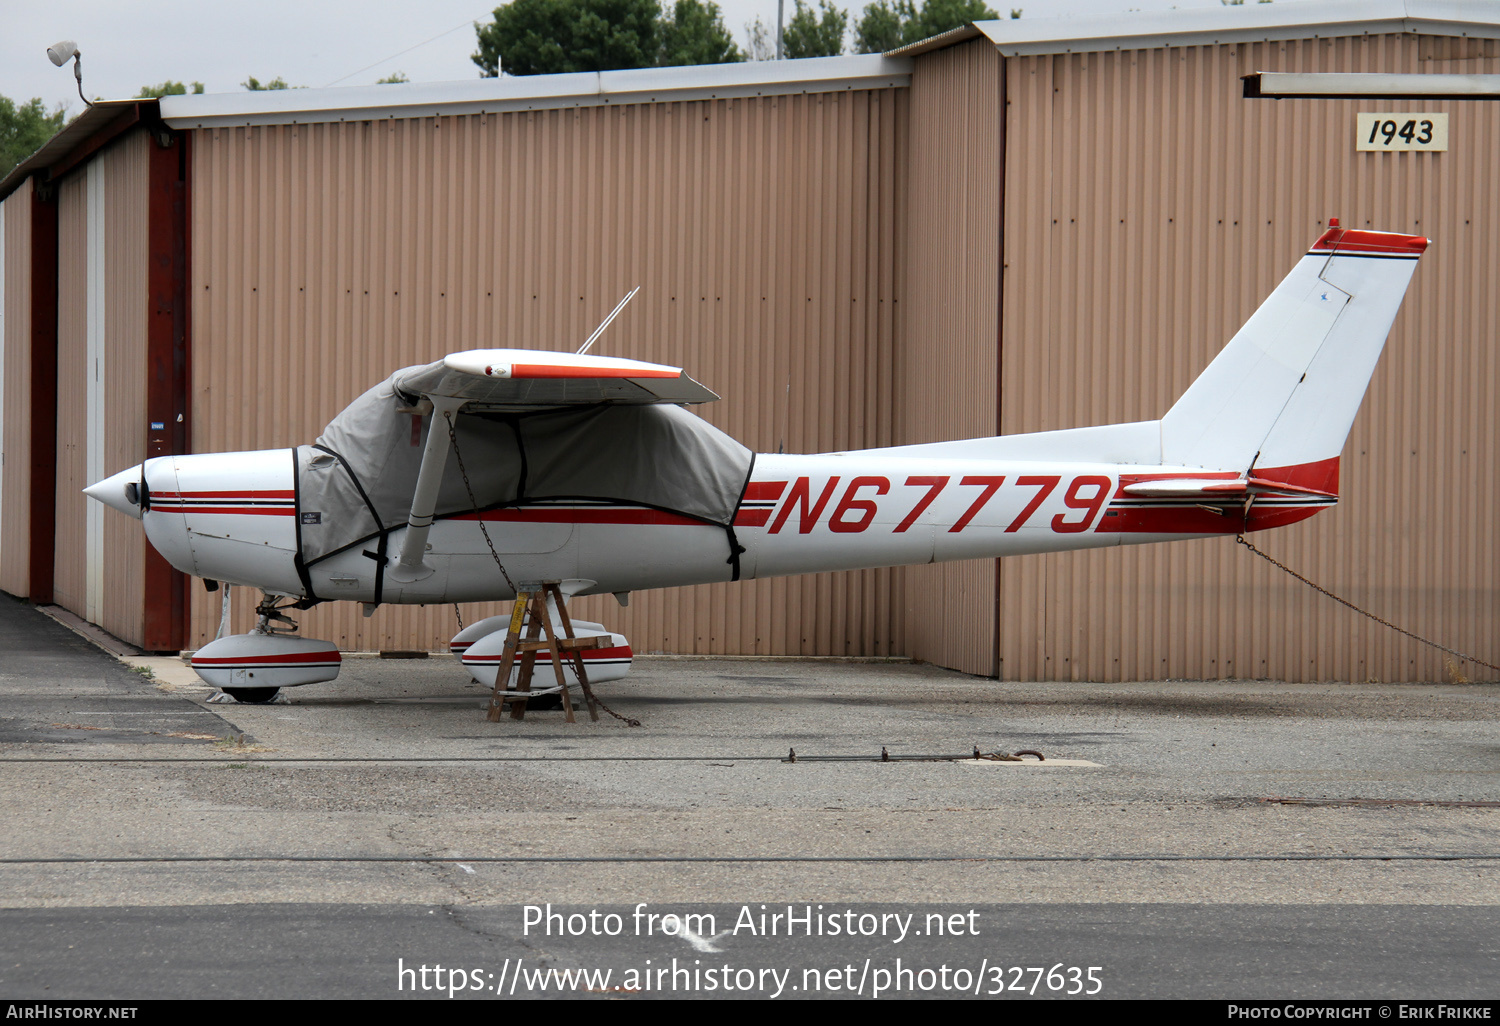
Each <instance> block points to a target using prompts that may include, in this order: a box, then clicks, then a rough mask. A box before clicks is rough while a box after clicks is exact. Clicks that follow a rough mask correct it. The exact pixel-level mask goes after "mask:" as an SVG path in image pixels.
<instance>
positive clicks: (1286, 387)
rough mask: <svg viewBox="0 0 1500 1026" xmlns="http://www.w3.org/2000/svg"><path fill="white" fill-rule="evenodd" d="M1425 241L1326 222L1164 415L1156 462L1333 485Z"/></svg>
mask: <svg viewBox="0 0 1500 1026" xmlns="http://www.w3.org/2000/svg"><path fill="white" fill-rule="evenodd" d="M1427 241H1428V240H1427V239H1425V238H1423V237H1421V236H1417V235H1402V234H1398V233H1393V232H1372V231H1357V230H1353V229H1345V228H1340V227H1339V226H1338V221H1337V220H1336V219H1332V220H1330V221H1329V228H1328V230H1327V231H1326V232H1324V233H1323V235H1322V236H1321V237H1320V238H1319V239H1318V241H1317V242H1316V243H1314V244H1313V246H1312V249H1311V250H1309V251H1308V253H1307V255H1306V256H1304V257H1303V258H1302V259H1301V260H1299V261H1298V262H1297V266H1296V267H1294V268H1293V269H1292V271H1291V273H1290V274H1288V275H1287V276H1286V278H1284V279H1283V280H1282V282H1281V284H1280V285H1278V286H1277V288H1276V290H1275V291H1274V292H1272V293H1271V295H1270V296H1269V297H1267V299H1266V301H1265V302H1264V303H1262V304H1261V306H1260V308H1259V309H1258V310H1256V312H1255V314H1254V315H1253V316H1252V317H1251V318H1250V320H1248V321H1247V322H1245V325H1244V327H1242V328H1241V329H1240V330H1239V332H1237V333H1236V334H1235V336H1234V338H1232V339H1231V340H1230V341H1229V344H1228V345H1226V346H1225V347H1224V349H1223V350H1222V351H1221V352H1220V353H1219V355H1218V356H1217V357H1215V359H1214V361H1213V362H1212V363H1211V364H1209V366H1208V368H1207V369H1206V370H1204V372H1203V373H1202V374H1201V375H1199V377H1198V379H1197V380H1196V381H1194V382H1193V384H1192V386H1191V387H1189V389H1188V390H1187V391H1186V392H1185V393H1183V395H1182V397H1181V398H1180V399H1179V400H1178V401H1177V403H1176V404H1175V405H1174V406H1173V407H1172V409H1171V410H1169V411H1168V412H1167V414H1166V416H1164V417H1163V418H1162V420H1161V440H1162V461H1163V462H1164V463H1167V464H1170V465H1178V466H1190V467H1204V468H1207V469H1210V470H1229V471H1235V472H1238V473H1241V474H1246V473H1248V472H1250V471H1252V469H1253V472H1254V475H1255V476H1256V477H1259V478H1265V479H1271V480H1280V481H1285V482H1286V483H1288V484H1292V485H1296V486H1299V487H1302V488H1310V489H1314V490H1317V491H1320V492H1329V493H1334V492H1336V491H1337V489H1338V456H1339V453H1340V452H1341V451H1342V449H1343V446H1344V441H1345V439H1346V438H1348V435H1349V429H1350V428H1351V427H1352V426H1353V423H1354V417H1355V415H1356V414H1357V413H1358V412H1359V406H1360V403H1361V402H1362V401H1363V398H1364V394H1365V390H1366V389H1367V388H1368V387H1369V384H1370V378H1371V376H1372V375H1373V374H1374V372H1375V365H1376V363H1377V362H1378V361H1379V359H1380V353H1381V350H1382V349H1384V347H1385V340H1386V336H1387V335H1388V334H1389V333H1390V329H1391V324H1392V323H1393V322H1394V321H1395V318H1396V312H1397V311H1398V310H1399V309H1400V306H1401V301H1402V299H1403V298H1404V296H1405V294H1406V289H1407V285H1408V284H1409V283H1410V281H1411V276H1412V273H1413V271H1414V270H1415V269H1416V261H1417V259H1418V258H1419V257H1420V256H1421V255H1422V252H1423V251H1424V250H1425V249H1426V248H1427Z"/></svg>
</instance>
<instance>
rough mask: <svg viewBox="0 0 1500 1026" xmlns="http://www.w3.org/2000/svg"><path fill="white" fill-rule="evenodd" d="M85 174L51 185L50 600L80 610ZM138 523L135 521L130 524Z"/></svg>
mask: <svg viewBox="0 0 1500 1026" xmlns="http://www.w3.org/2000/svg"><path fill="white" fill-rule="evenodd" d="M88 224H89V203H88V176H87V175H86V174H84V173H79V174H74V175H70V176H69V177H67V178H65V179H63V181H62V183H61V184H60V185H58V187H57V545H56V548H55V549H54V550H53V560H52V567H53V571H52V572H53V596H54V598H53V601H55V602H56V603H57V604H58V605H60V606H62V607H63V608H64V609H70V610H72V611H73V612H75V613H77V614H78V615H80V616H82V615H84V608H85V605H84V604H85V602H86V599H87V591H86V572H87V565H88V555H87V545H86V544H85V532H84V524H85V521H86V519H87V508H86V503H87V502H88V498H87V497H86V496H85V495H84V494H83V492H82V489H83V488H85V487H87V486H88V485H90V484H92V483H93V482H91V481H89V480H88V468H87V458H88V266H89V253H88ZM135 526H136V527H139V526H140V525H139V524H136V525H135Z"/></svg>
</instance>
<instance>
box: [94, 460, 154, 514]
mask: <svg viewBox="0 0 1500 1026" xmlns="http://www.w3.org/2000/svg"><path fill="white" fill-rule="evenodd" d="M141 480H142V477H141V465H140V464H139V463H138V464H136V465H135V466H133V467H131V468H130V469H128V470H122V471H120V472H119V473H118V474H115V475H114V476H113V477H106V478H105V479H104V480H102V481H99V482H97V483H95V484H91V485H89V486H88V487H87V488H85V489H84V490H83V494H85V495H87V496H88V497H89V498H91V499H97V500H99V501H100V502H102V503H104V505H106V506H108V507H109V508H110V509H117V510H119V511H120V512H121V513H124V514H126V515H127V516H132V517H135V518H136V519H137V520H139V519H141Z"/></svg>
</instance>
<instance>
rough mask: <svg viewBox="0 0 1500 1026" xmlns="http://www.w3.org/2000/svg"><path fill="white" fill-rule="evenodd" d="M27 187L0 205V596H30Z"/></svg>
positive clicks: (28, 225)
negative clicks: (1, 326) (1, 210)
mask: <svg viewBox="0 0 1500 1026" xmlns="http://www.w3.org/2000/svg"><path fill="white" fill-rule="evenodd" d="M31 189H32V185H31V182H30V181H28V182H26V183H25V184H23V185H22V186H21V187H20V188H19V189H17V190H16V191H15V192H13V193H11V194H10V196H8V197H7V198H6V199H5V201H4V202H5V267H4V270H3V273H4V275H5V338H4V352H3V354H0V358H3V359H4V360H5V383H4V388H5V417H4V422H3V423H0V431H3V432H4V435H3V440H0V451H3V452H4V463H3V464H0V474H3V475H4V481H3V483H0V591H6V592H9V593H10V594H12V595H25V594H27V593H28V592H29V591H30V590H31V568H30V563H29V558H30V556H29V545H30V539H31V502H30V499H31V474H30V467H31V402H30V399H29V398H28V396H29V393H30V391H31V389H30V384H31Z"/></svg>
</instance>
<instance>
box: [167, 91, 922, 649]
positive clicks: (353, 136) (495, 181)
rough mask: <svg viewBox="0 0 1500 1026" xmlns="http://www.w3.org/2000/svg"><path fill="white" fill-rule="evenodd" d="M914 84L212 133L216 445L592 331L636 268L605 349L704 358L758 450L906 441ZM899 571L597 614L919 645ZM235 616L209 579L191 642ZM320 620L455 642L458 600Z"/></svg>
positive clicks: (693, 640)
mask: <svg viewBox="0 0 1500 1026" xmlns="http://www.w3.org/2000/svg"><path fill="white" fill-rule="evenodd" d="M905 93H906V91H905V90H887V91H874V92H850V93H829V94H811V95H802V96H777V97H766V98H760V99H745V100H730V101H703V102H683V103H663V104H655V105H640V106H626V107H618V108H612V107H594V108H584V109H576V110H556V111H546V112H536V113H521V114H505V115H499V116H493V115H490V116H485V115H475V116H467V117H445V118H436V119H434V118H428V119H420V120H399V121H397V120H393V121H380V122H374V123H371V122H351V123H343V124H325V125H313V126H290V125H289V126H278V127H269V128H238V129H203V130H200V131H199V132H198V135H197V138H196V139H195V142H194V149H193V152H194V162H195V170H194V177H193V182H192V197H193V212H192V221H193V224H194V230H193V231H194V234H193V245H192V254H193V256H192V260H193V277H192V282H193V286H192V287H193V289H194V301H193V340H194V341H193V368H194V384H193V388H194V393H193V445H194V449H195V450H196V451H199V452H213V451H220V450H227V449H250V448H268V447H276V446H286V445H293V444H296V443H301V442H310V441H311V440H312V439H313V438H314V436H316V435H317V433H318V432H319V430H320V429H321V428H322V426H323V425H324V424H325V423H326V422H327V421H328V420H329V419H330V418H331V417H332V416H333V415H334V414H335V413H337V412H338V410H339V409H340V408H341V407H342V406H343V405H345V404H346V403H347V402H349V401H350V400H351V399H353V398H354V397H355V396H356V395H357V394H358V393H359V392H361V391H362V390H364V389H365V388H367V387H369V386H370V385H372V384H374V383H375V382H377V381H379V380H380V379H381V378H383V377H385V376H386V375H387V374H389V373H390V372H391V371H392V370H394V369H396V368H398V367H401V366H404V365H408V364H412V363H418V362H424V361H428V360H433V359H437V358H439V357H441V356H442V355H443V354H445V353H448V352H453V351H457V350H462V349H471V348H476V347H483V346H528V347H537V348H545V349H556V350H571V349H574V348H576V347H577V346H578V345H579V343H581V342H582V341H583V339H584V338H585V337H586V336H587V335H588V333H589V331H590V330H591V329H592V328H593V327H594V325H595V324H596V323H597V322H598V321H599V320H600V319H602V318H603V316H604V315H605V314H606V313H608V312H609V310H610V308H611V307H613V306H614V304H615V303H616V302H617V301H618V299H619V298H620V297H621V296H622V295H624V294H625V293H626V292H627V291H628V290H629V289H630V288H631V287H633V286H635V285H643V286H644V288H643V290H642V292H641V294H640V295H639V296H637V298H636V299H635V301H634V302H633V303H632V305H631V307H630V308H629V309H628V311H627V312H626V313H624V314H623V315H621V317H620V319H619V320H618V321H616V323H615V324H614V325H613V326H612V327H611V328H610V331H609V333H608V334H607V335H605V337H604V338H603V340H602V342H601V343H600V346H599V348H598V350H597V351H601V352H604V353H606V354H609V355H615V356H627V357H634V358H639V359H646V360H656V361H661V362H666V363H672V364H677V365H681V366H683V367H685V368H687V369H688V371H689V373H691V374H692V375H693V376H694V377H697V378H699V379H700V380H702V381H703V382H705V383H706V384H708V385H709V386H710V387H712V388H714V389H715V390H716V391H718V392H719V393H720V394H721V395H723V396H724V399H723V401H721V402H719V403H716V404H713V405H712V406H710V407H708V408H706V409H705V410H703V411H702V412H703V413H704V415H705V416H706V417H707V418H708V419H709V420H711V421H712V422H713V423H715V424H716V425H718V426H719V427H721V428H724V429H725V430H727V431H728V432H730V433H731V434H732V435H734V436H735V437H736V438H739V439H740V440H741V441H743V442H744V443H745V444H747V445H750V446H751V447H753V448H755V449H757V450H759V451H775V450H776V448H777V447H778V445H780V444H785V446H786V448H787V450H788V451H820V450H829V449H843V448H852V447H863V446H874V445H882V444H889V443H890V442H892V441H893V440H894V439H895V430H896V429H895V423H894V421H895V412H896V385H895V349H896V329H895V307H896V299H897V289H896V259H897V254H898V253H899V252H900V249H901V246H902V242H903V240H902V237H901V228H900V215H901V204H900V202H899V197H900V187H899V182H900V176H901V175H902V174H904V172H905V168H904V153H905V140H904V139H903V137H902V132H903V131H904V126H905V107H906V102H907V101H906V95H905ZM893 576H894V575H893V573H892V572H891V571H872V572H867V573H855V574H824V575H819V576H815V577H809V578H802V579H793V580H784V581H766V582H752V583H748V584H735V585H726V586H713V587H703V588H692V589H677V590H671V591H664V592H654V593H643V594H640V595H636V596H634V597H633V598H632V602H631V606H630V607H629V608H628V609H620V608H619V607H617V606H616V605H615V603H614V602H613V600H611V599H607V598H605V599H592V600H588V601H586V602H582V603H580V607H579V610H578V612H579V615H586V616H587V617H589V618H593V619H599V620H603V621H605V622H607V623H609V624H610V625H611V626H612V627H615V628H616V629H619V630H622V631H623V632H625V633H626V634H627V635H629V637H630V638H631V641H632V644H633V645H634V646H635V647H636V649H637V650H638V651H643V652H650V651H669V652H700V653H722V652H731V653H734V652H749V653H767V654H782V653H788V654H845V653H851V654H885V653H892V652H901V651H903V648H904V641H903V638H902V632H901V610H900V603H899V600H895V594H896V593H895V589H894V588H893V586H892V583H891V582H892V578H893ZM250 599H251V596H248V595H242V596H240V601H239V602H238V603H237V604H238V605H240V606H248V605H249V604H250ZM245 612H246V610H243V609H242V610H241V611H240V615H239V619H238V620H237V625H236V626H237V629H244V628H245V626H246V625H247V624H248V619H247V618H246V616H245ZM487 612H489V610H485V609H481V608H478V607H474V608H469V609H466V610H465V616H466V617H477V616H480V615H484V614H486V613H487ZM217 613H218V610H217V597H216V596H207V595H205V594H204V593H203V592H202V591H201V589H200V590H197V591H195V600H194V615H193V632H194V636H195V638H196V641H195V643H201V642H202V640H204V639H205V638H207V637H209V636H211V635H212V633H213V631H214V629H215V627H216V625H217V621H218V615H217ZM301 619H302V622H303V624H304V627H303V630H304V632H305V633H306V634H308V635H310V636H313V637H324V638H329V639H331V640H334V641H336V642H337V643H338V644H339V645H340V646H341V647H343V648H345V649H348V650H362V649H364V650H368V649H377V648H436V647H439V646H442V645H445V644H446V641H447V639H448V638H449V637H450V636H451V635H452V634H453V633H454V631H455V629H456V627H455V622H454V616H453V611H452V609H451V608H448V607H443V608H431V609H412V608H400V607H387V608H384V609H382V610H381V611H379V612H378V613H377V614H376V615H375V617H374V618H372V619H370V620H364V619H362V618H361V617H360V615H359V610H358V607H355V606H349V605H345V604H331V605H328V606H323V607H320V608H318V609H316V610H313V611H311V612H310V613H308V614H305V615H303V616H302V618H301Z"/></svg>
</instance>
